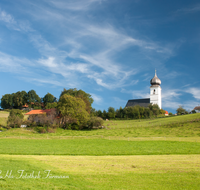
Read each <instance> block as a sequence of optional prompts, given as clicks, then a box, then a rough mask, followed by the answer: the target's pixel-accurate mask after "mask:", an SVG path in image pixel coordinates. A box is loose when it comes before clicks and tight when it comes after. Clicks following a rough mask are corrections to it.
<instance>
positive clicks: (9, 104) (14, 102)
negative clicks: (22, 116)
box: [1, 90, 41, 109]
mask: <svg viewBox="0 0 200 190" xmlns="http://www.w3.org/2000/svg"><path fill="white" fill-rule="evenodd" d="M40 101H41V99H40V98H39V96H38V95H37V94H36V92H35V91H34V90H30V91H29V92H28V93H27V92H25V91H21V92H20V91H18V92H16V93H12V94H5V95H4V96H2V98H1V107H2V108H3V109H12V108H15V109H20V108H22V106H23V105H25V104H26V103H28V104H29V105H31V106H32V107H34V106H41V105H40Z"/></svg>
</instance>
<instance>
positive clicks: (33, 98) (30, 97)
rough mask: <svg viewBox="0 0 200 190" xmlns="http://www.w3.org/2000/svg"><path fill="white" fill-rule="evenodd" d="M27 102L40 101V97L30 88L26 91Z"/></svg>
mask: <svg viewBox="0 0 200 190" xmlns="http://www.w3.org/2000/svg"><path fill="white" fill-rule="evenodd" d="M26 99H27V103H29V104H30V103H36V102H39V103H40V102H41V98H40V97H39V96H38V95H37V94H36V92H35V90H30V91H29V92H28V93H27V97H26Z"/></svg>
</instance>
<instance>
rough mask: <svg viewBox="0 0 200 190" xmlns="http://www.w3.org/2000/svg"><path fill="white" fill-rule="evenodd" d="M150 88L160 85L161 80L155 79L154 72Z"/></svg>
mask: <svg viewBox="0 0 200 190" xmlns="http://www.w3.org/2000/svg"><path fill="white" fill-rule="evenodd" d="M150 83H151V85H152V86H159V85H160V84H161V80H160V79H159V78H158V77H157V74H156V71H155V76H154V77H153V78H152V79H151V81H150Z"/></svg>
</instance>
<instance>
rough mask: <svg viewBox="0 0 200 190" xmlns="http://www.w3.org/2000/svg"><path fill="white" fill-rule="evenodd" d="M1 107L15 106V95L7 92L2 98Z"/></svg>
mask: <svg viewBox="0 0 200 190" xmlns="http://www.w3.org/2000/svg"><path fill="white" fill-rule="evenodd" d="M1 107H2V108H3V109H10V108H12V107H13V95H12V94H5V95H4V96H2V98H1Z"/></svg>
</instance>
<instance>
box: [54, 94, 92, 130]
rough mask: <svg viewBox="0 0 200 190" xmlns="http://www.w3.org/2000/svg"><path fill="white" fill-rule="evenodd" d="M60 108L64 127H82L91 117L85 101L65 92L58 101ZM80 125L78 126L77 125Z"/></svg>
mask: <svg viewBox="0 0 200 190" xmlns="http://www.w3.org/2000/svg"><path fill="white" fill-rule="evenodd" d="M58 110H59V111H60V114H61V124H62V127H64V128H68V127H69V126H70V127H72V129H77V128H78V129H82V128H83V126H85V125H86V123H87V121H88V119H89V113H88V112H87V111H86V104H85V102H84V101H83V100H82V99H81V98H78V97H73V96H71V95H68V94H63V95H62V96H61V97H60V100H59V102H58ZM77 126H78V127H77Z"/></svg>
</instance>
